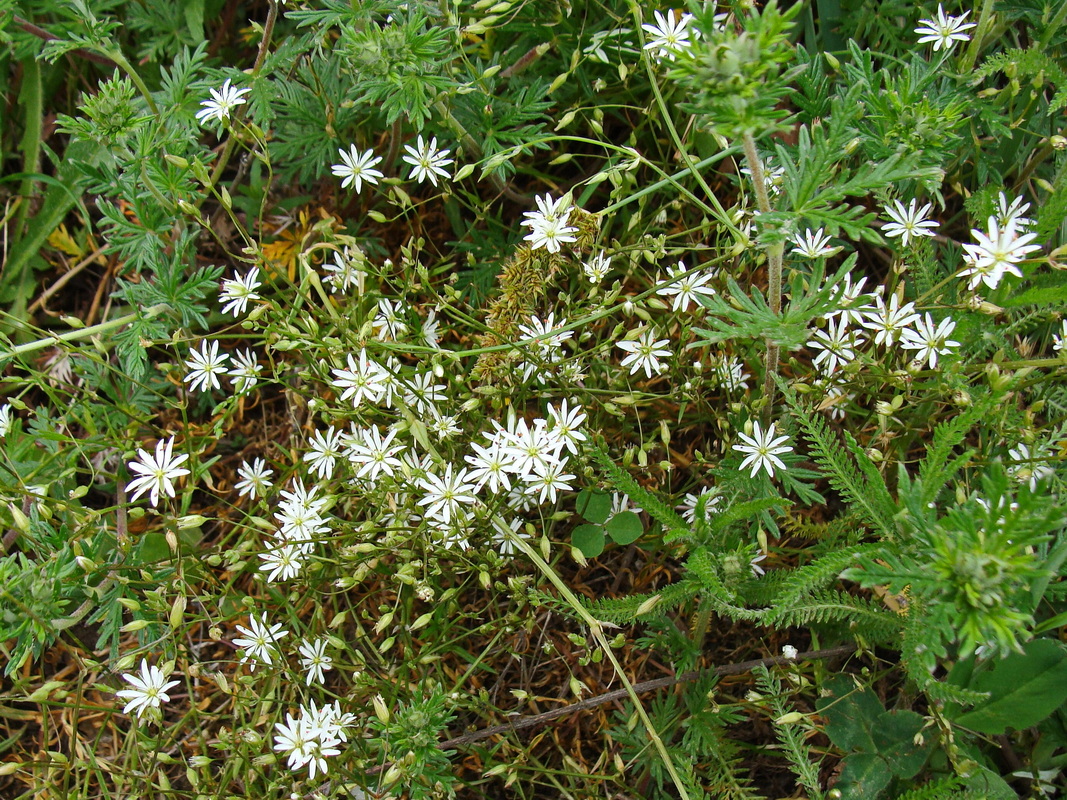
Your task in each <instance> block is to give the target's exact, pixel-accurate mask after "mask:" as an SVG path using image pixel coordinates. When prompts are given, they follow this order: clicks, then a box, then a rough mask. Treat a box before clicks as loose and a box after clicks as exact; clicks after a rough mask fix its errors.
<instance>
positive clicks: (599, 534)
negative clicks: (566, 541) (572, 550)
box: [571, 525, 606, 558]
mask: <svg viewBox="0 0 1067 800" xmlns="http://www.w3.org/2000/svg"><path fill="white" fill-rule="evenodd" d="M605 541H606V539H605V537H604V529H603V528H602V527H600V526H599V525H579V526H578V527H577V528H575V529H574V530H573V531H571V544H573V545H574V546H575V547H577V548H578V549H579V550H581V551H582V555H583V556H585V557H586V558H596V557H597V556H598V555H600V554H601V553H603V552H604V543H605Z"/></svg>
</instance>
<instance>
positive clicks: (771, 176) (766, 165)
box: [741, 158, 785, 231]
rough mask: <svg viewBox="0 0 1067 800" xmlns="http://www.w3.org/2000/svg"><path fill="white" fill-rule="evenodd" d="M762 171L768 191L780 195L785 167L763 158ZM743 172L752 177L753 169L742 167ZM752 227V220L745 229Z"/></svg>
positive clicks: (761, 161)
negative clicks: (777, 165)
mask: <svg viewBox="0 0 1067 800" xmlns="http://www.w3.org/2000/svg"><path fill="white" fill-rule="evenodd" d="M759 164H760V171H761V172H762V173H763V185H764V186H766V187H767V191H768V192H769V193H770V194H772V195H778V194H781V192H782V179H783V178H784V177H785V167H776V166H774V165H773V164H772V163H771V160H770V159H769V158H768V159H767V161H766V162H764V160H763V159H762V158H761V159H760V160H759ZM741 174H742V175H747V176H748V177H749V178H750V179H751V178H752V170H750V169H749V168H748V167H741ZM750 227H751V222H748V223H746V224H745V227H744V228H743V229H742V230H743V231H745V230H747V229H748V228H750Z"/></svg>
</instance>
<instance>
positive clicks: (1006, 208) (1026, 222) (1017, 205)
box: [997, 192, 1034, 231]
mask: <svg viewBox="0 0 1067 800" xmlns="http://www.w3.org/2000/svg"><path fill="white" fill-rule="evenodd" d="M1029 209H1030V204H1029V203H1024V202H1023V198H1021V197H1016V198H1015V199H1014V200H1012V201H1011V202H1010V203H1009V202H1008V196H1007V195H1006V194H1004V192H1001V193H1000V194H999V195H998V196H997V222H998V223H999V224H1000V225H1001V227H1007V225H1008V223H1010V222H1014V223H1015V227H1016V228H1017V229H1019V230H1020V231H1029V230H1030V228H1032V227H1033V225H1034V221H1033V220H1032V219H1030V218H1029V217H1024V216H1023V214H1025V213H1026V212H1027V211H1028V210H1029Z"/></svg>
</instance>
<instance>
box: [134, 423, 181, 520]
mask: <svg viewBox="0 0 1067 800" xmlns="http://www.w3.org/2000/svg"><path fill="white" fill-rule="evenodd" d="M137 457H138V458H137V460H134V461H131V462H130V463H129V468H130V469H131V470H133V471H134V472H136V473H139V475H140V477H138V478H134V479H133V480H132V481H130V482H129V483H128V484H126V491H127V492H133V494H131V495H130V502H131V503H132V502H133V501H135V500H136V499H137V498H138V497H140V496H141V495H142V494H144V493H145V492H148V493H149V494H148V502H150V503H151V504H152V505H153V506H158V505H159V495H160V494H165V495H167V497H174V483H173V481H174V479H175V478H180V477H181V476H182V475H188V474H189V470H187V469H184V468H182V467H180V466H179V465H180V464H182V463H183V462H184V461H185V460H186V459H188V458H189V455H188V454H187V453H182V454H181V455H179V456H177V457H175V455H174V437H173V436H171V437H170V438H169V439H167V441H165V442H164V441H163V440H162V439H160V440H159V441H158V442H156V451H155V453H154V454H153V453H149V452H148V451H147V450H141V449H138V450H137Z"/></svg>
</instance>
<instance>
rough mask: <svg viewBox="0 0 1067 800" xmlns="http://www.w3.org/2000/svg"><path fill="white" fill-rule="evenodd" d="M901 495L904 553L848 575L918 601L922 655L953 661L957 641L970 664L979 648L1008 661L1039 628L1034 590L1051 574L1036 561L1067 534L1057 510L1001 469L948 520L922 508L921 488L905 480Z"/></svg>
mask: <svg viewBox="0 0 1067 800" xmlns="http://www.w3.org/2000/svg"><path fill="white" fill-rule="evenodd" d="M898 491H899V494H900V498H901V503H902V506H903V507H904V508H905V509H906V511H905V512H904V513H903V514H901V515H900V517H899V518H898V519H899V520H900V524H901V527H902V529H903V531H904V536H903V541H902V546H901V547H900V548H893V549H886V550H884V551H882V553H881V554H880V557H879V558H878V560H877V561H876V560H874V559H872V558H870V557H863V556H861V557H860V559H859V566H857V567H855V568H851V569H849V570H846V572H845V573H844V575H843V576H844V577H846V578H848V579H850V580H855V581H857V582H859V583H860V584H861V585H862V586H875V585H883V584H884V585H887V586H888V587H889V589H890V591H893V592H898V593H899V592H904V591H905V590H906V591H907V592H908V594H909V597H911V598H913V599H914V600H917V601H919V602H918V605H916V606H913V609H912V611H911V613H912V614H916V613H919V610H920V609H921V613H922V615H923V616H924V619H925V626H924V628H923V631H924V633H923V641H922V643H921V644H917V645H916V647H917V648H921V649H922V651H923V652H927V653H931V654H936V655H944V654H945V653H946V652H947V651H946V648H947V646H948V645H949V644H953V643H955V644H958V646H959V652H960V654H961V655H962V656H967V655H969V654H971V653H973V652H974V650H975V649H976V648H977V647H978V646H979V645H984V646H986V647H988V648H990V649H991V650H992V651H993V652H998V653H1001V654H1007V653H1008V652H1010V651H1012V650H1018V648H1019V646H1020V639H1021V638H1024V637H1025V633H1024V632H1025V630H1026V629H1027V627H1028V626H1029V625H1030V624H1032V613H1033V608H1034V603H1035V598H1031V597H1030V596H1029V588H1030V587H1031V586H1032V585H1034V583H1035V582H1037V581H1038V580H1040V579H1041V578H1042V576H1044V575H1045V574H1046V568H1045V566H1044V565H1042V564H1040V563H1036V562H1035V561H1034V559H1033V557H1032V555H1031V553H1032V552H1033V548H1037V547H1040V546H1043V545H1044V544H1045V543H1046V542H1048V541H1049V539H1050V538H1051V535H1052V534H1053V532H1055V531H1058V530H1059V529H1061V528H1062V520H1060V519H1059V517H1058V514H1057V513H1056V511H1055V510H1054V509H1053V508H1051V507H1049V506H1048V505H1046V504H1045V503H1044V502H1042V498H1041V497H1040V495H1036V494H1035V493H1034V492H1032V491H1030V489H1029V487H1028V486H1025V485H1024V486H1023V487H1021V488H1020V490H1019V491H1018V492H1016V493H1012V492H1010V491H1009V487H1008V479H1007V475H1006V473H1005V471H1004V470H1003V468H998V467H997V466H996V465H993V466H992V467H991V468H990V469H989V470H988V471H987V472H986V473H985V474H984V475H983V476H982V491H981V494H980V495H978V496H974V497H971V498H968V500H967V502H965V503H961V504H958V505H955V506H954V507H952V508H949V509H947V510H946V511H945V512H944V513H943V514H942V513H939V512H940V509H939V507H938V506H936V505H934V504H932V503H929V502H926V501H924V500H923V497H924V496H925V495H926V492H925V490H924V488H923V486H922V482H921V480H918V479H914V480H913V479H911V478H909V477H908V476H907V475H906V474H902V475H901V476H900V482H899V488H898ZM931 506H933V507H932V508H931Z"/></svg>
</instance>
